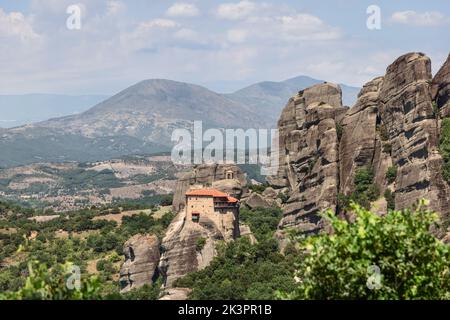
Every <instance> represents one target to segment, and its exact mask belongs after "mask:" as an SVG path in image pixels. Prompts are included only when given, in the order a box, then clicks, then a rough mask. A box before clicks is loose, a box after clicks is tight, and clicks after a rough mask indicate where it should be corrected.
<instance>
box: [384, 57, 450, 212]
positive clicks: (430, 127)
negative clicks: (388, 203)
mask: <svg viewBox="0 0 450 320" xmlns="http://www.w3.org/2000/svg"><path fill="white" fill-rule="evenodd" d="M430 83H431V61H430V59H429V58H428V57H426V56H425V55H424V54H422V53H410V54H407V55H404V56H402V57H400V58H398V59H397V60H396V61H395V62H394V63H393V64H391V65H390V66H389V67H388V69H387V73H386V76H385V80H384V82H383V86H382V88H381V92H380V111H379V113H380V117H381V122H382V125H383V126H384V127H385V128H386V132H387V135H388V140H389V142H390V143H391V145H392V160H393V163H394V164H395V165H396V166H397V167H398V177H397V180H396V190H395V194H396V201H395V206H396V208H397V209H403V208H407V207H411V205H412V204H414V203H415V202H416V201H417V199H420V198H426V199H428V200H430V201H431V207H432V209H435V210H437V211H438V212H442V213H446V212H447V211H448V201H449V200H448V198H449V195H450V192H449V191H450V190H449V189H448V185H446V183H444V181H443V180H442V175H441V170H440V167H441V165H442V158H441V156H440V155H439V152H438V148H439V128H438V121H437V119H436V114H435V110H434V108H433V101H432V95H431V86H430Z"/></svg>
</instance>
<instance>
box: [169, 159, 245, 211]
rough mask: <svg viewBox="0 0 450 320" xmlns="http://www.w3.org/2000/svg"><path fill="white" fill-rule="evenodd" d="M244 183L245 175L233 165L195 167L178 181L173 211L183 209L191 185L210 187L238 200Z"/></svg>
mask: <svg viewBox="0 0 450 320" xmlns="http://www.w3.org/2000/svg"><path fill="white" fill-rule="evenodd" d="M227 175H228V179H227ZM246 183H247V178H246V176H245V173H243V172H242V171H241V169H239V167H238V166H236V165H234V164H214V165H206V164H205V165H199V166H195V167H194V168H193V169H192V170H191V171H189V172H187V173H185V174H183V175H182V176H181V177H180V178H179V179H178V181H177V184H176V187H175V194H174V199H173V210H174V211H175V212H179V211H180V210H182V209H183V208H184V206H185V196H184V195H185V193H186V192H187V191H188V190H189V189H190V188H191V187H192V186H193V185H200V186H210V187H211V186H212V187H214V188H216V189H218V190H220V191H223V192H225V193H228V194H230V195H234V196H236V197H238V198H240V196H241V195H242V192H243V188H244V187H245V185H246Z"/></svg>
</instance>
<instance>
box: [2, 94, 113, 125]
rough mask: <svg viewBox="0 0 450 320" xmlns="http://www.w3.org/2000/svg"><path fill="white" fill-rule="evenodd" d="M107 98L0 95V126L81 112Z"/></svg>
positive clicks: (99, 96) (27, 122)
mask: <svg viewBox="0 0 450 320" xmlns="http://www.w3.org/2000/svg"><path fill="white" fill-rule="evenodd" d="M107 98H108V96H105V95H81V96H69V95H56V94H26V95H0V128H2V127H3V128H12V127H18V126H21V125H24V124H29V123H34V122H39V121H44V120H47V119H50V118H56V117H62V116H67V115H72V114H77V113H81V112H83V111H86V110H88V109H89V108H91V107H92V106H93V105H95V104H97V103H99V102H101V101H103V100H105V99H107ZM0 132H1V131H0Z"/></svg>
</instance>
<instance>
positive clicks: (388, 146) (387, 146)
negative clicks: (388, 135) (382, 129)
mask: <svg viewBox="0 0 450 320" xmlns="http://www.w3.org/2000/svg"><path fill="white" fill-rule="evenodd" d="M383 152H384V153H387V154H391V152H392V144H390V143H385V144H384V145H383Z"/></svg>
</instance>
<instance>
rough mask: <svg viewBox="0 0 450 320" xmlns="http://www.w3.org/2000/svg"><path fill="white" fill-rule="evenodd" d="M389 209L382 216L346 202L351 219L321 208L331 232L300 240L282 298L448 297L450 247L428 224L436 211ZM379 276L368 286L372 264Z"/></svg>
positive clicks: (371, 274) (434, 221)
mask: <svg viewBox="0 0 450 320" xmlns="http://www.w3.org/2000/svg"><path fill="white" fill-rule="evenodd" d="M425 204H426V203H425V201H422V202H421V203H420V204H419V205H418V207H417V209H416V210H414V211H411V210H404V211H390V212H389V213H388V214H387V215H386V216H385V217H379V216H377V215H375V214H374V213H371V212H370V211H368V210H366V209H364V208H362V207H360V206H359V205H356V204H355V203H352V204H351V209H352V211H353V212H354V213H355V215H356V221H355V222H354V223H348V222H346V221H344V220H341V219H339V218H338V217H336V216H335V215H334V214H333V213H332V212H331V211H328V212H326V213H325V214H324V217H325V218H326V219H328V220H329V221H330V223H331V226H332V228H333V230H334V232H333V233H332V234H331V235H328V234H322V235H318V236H314V237H310V238H308V239H306V240H302V241H301V242H300V246H301V248H302V249H303V250H305V251H304V252H305V256H304V258H303V259H302V261H301V263H300V264H299V265H298V271H297V276H298V277H299V283H298V284H297V286H296V289H295V292H293V293H286V292H284V293H283V292H282V291H283V290H281V293H280V295H279V297H281V298H287V299H449V298H450V250H449V247H448V246H447V245H445V244H443V243H442V242H441V241H440V240H438V239H436V238H435V237H434V236H433V235H432V234H431V233H430V228H431V227H432V226H433V225H434V224H435V223H436V222H437V219H438V215H437V214H435V213H433V212H430V211H428V210H426V209H425V208H424V205H425ZM376 268H379V271H380V273H379V282H378V283H377V286H375V287H374V286H372V289H370V287H371V286H369V285H368V284H370V283H369V282H370V281H372V280H373V278H372V277H373V276H378V274H377V273H375V272H374V269H376Z"/></svg>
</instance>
